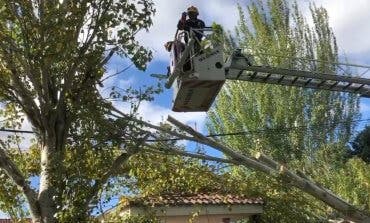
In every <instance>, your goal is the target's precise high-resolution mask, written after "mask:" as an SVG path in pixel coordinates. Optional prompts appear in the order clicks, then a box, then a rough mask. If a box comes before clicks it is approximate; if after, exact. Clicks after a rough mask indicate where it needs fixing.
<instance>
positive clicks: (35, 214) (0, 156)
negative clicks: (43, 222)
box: [0, 140, 41, 219]
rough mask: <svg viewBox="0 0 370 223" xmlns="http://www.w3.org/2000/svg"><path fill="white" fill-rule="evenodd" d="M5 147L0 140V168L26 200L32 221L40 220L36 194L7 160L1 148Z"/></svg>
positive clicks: (16, 168)
mask: <svg viewBox="0 0 370 223" xmlns="http://www.w3.org/2000/svg"><path fill="white" fill-rule="evenodd" d="M1 147H3V148H6V145H5V143H4V142H3V141H1V140H0V168H1V169H3V170H4V171H5V173H6V174H7V175H8V176H9V178H10V179H12V181H13V182H14V183H15V184H16V185H17V187H18V188H19V189H20V190H21V191H22V193H23V194H24V196H25V197H26V199H27V202H28V204H29V206H30V209H31V214H32V218H33V219H39V218H40V215H41V213H40V206H39V204H38V200H37V193H36V191H34V190H33V189H32V188H31V187H30V185H29V184H28V183H27V181H26V179H25V178H24V176H23V175H22V173H21V172H20V170H19V169H18V167H17V166H16V165H15V163H14V162H13V161H12V160H11V159H10V158H9V156H8V155H7V153H6V151H5V150H4V149H3V148H1Z"/></svg>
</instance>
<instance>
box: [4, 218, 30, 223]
mask: <svg viewBox="0 0 370 223" xmlns="http://www.w3.org/2000/svg"><path fill="white" fill-rule="evenodd" d="M25 220H26V221H28V222H31V219H30V218H27V219H25ZM0 223H13V221H12V220H11V219H1V218H0Z"/></svg>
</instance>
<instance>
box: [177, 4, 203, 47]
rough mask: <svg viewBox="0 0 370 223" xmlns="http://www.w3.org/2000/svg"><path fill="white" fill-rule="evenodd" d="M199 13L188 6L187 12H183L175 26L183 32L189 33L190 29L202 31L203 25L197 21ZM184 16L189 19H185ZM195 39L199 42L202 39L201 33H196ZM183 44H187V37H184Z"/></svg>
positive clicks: (194, 8) (193, 7) (200, 21)
mask: <svg viewBox="0 0 370 223" xmlns="http://www.w3.org/2000/svg"><path fill="white" fill-rule="evenodd" d="M198 15H199V11H198V9H197V8H196V7H195V6H190V7H189V8H188V10H187V12H183V13H182V16H181V19H180V21H179V23H178V24H177V28H178V29H179V30H185V31H187V32H190V29H191V28H193V29H203V28H204V27H205V24H204V22H203V21H202V20H200V19H198ZM186 16H188V17H189V19H186ZM195 37H196V38H197V39H198V40H199V41H200V40H201V39H202V37H203V32H202V31H196V32H195ZM185 42H186V43H187V42H188V37H187V36H185Z"/></svg>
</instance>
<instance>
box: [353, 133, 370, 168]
mask: <svg viewBox="0 0 370 223" xmlns="http://www.w3.org/2000/svg"><path fill="white" fill-rule="evenodd" d="M351 145H352V148H351V149H349V150H348V153H349V156H350V157H353V156H357V157H359V158H361V159H362V160H363V161H365V162H366V163H369V162H370V126H366V127H365V128H364V129H363V130H362V131H361V132H360V133H359V134H358V135H357V136H356V137H355V139H354V140H353V142H352V143H351Z"/></svg>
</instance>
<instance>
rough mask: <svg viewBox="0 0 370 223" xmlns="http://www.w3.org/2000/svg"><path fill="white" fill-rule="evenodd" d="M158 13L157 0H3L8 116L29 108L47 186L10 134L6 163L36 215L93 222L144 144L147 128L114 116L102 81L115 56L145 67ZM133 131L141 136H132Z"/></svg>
mask: <svg viewBox="0 0 370 223" xmlns="http://www.w3.org/2000/svg"><path fill="white" fill-rule="evenodd" d="M153 13H154V9H153V3H152V1H150V0H132V1H113V0H99V1H98V0H93V1H90V0H89V1H87V0H80V1H71V0H64V1H56V0H55V1H39V0H34V1H18V0H17V1H4V0H1V1H0V71H1V75H0V99H1V102H2V104H3V105H4V107H5V108H12V112H7V113H4V116H5V117H6V118H13V121H14V122H16V123H19V122H21V117H22V115H25V116H26V117H27V119H28V120H29V121H30V122H31V124H32V128H33V130H34V131H35V132H36V140H37V143H36V144H35V146H36V147H37V150H38V151H39V157H38V162H37V163H38V164H39V165H40V166H39V169H38V171H39V172H38V173H37V176H39V182H40V186H39V189H38V191H37V190H35V189H34V188H32V187H31V186H30V184H29V182H28V177H29V176H30V175H29V174H28V173H27V172H25V171H24V169H23V168H22V166H21V165H19V163H18V162H17V160H16V159H13V158H14V157H12V156H11V155H10V151H11V149H12V148H10V147H9V144H7V143H6V142H4V141H3V140H1V142H2V143H1V147H0V160H1V162H0V169H1V171H2V173H6V176H4V177H7V180H8V181H9V182H12V184H13V185H16V186H17V187H18V190H19V191H21V192H22V194H23V195H24V197H25V199H26V201H27V203H28V206H29V210H30V214H31V216H32V219H33V221H34V222H56V221H57V219H58V220H63V221H66V222H67V221H68V222H77V221H85V220H86V218H87V217H88V213H89V212H90V211H91V207H90V206H91V205H94V204H96V199H97V198H98V193H99V191H100V190H101V189H102V188H103V186H104V185H105V184H106V183H107V182H108V180H109V178H110V176H111V175H113V173H114V172H115V171H116V169H117V167H119V166H121V165H122V164H124V163H125V162H126V161H127V159H128V158H129V157H130V156H131V154H133V153H135V152H136V151H137V148H138V147H139V146H140V142H141V139H142V138H143V137H144V136H143V135H141V134H140V132H134V131H133V130H132V128H130V123H129V122H124V121H119V120H117V121H114V120H113V119H109V118H108V115H109V114H110V109H109V108H110V107H111V104H110V103H108V102H106V101H104V100H103V99H102V98H101V96H100V94H99V91H98V89H97V87H96V85H97V84H100V80H101V78H102V75H103V74H104V71H105V66H106V65H107V63H108V61H109V60H110V59H111V58H112V56H114V55H119V56H121V57H127V58H130V59H131V60H132V61H133V63H134V64H135V65H136V66H137V67H138V68H140V69H145V64H146V62H147V61H149V60H150V59H151V53H150V52H149V51H147V50H146V49H145V48H144V47H142V46H140V45H139V43H138V42H137V41H136V40H135V34H136V33H137V32H139V31H140V30H143V29H147V28H148V27H149V26H150V25H151V24H152V20H151V16H152V14H153ZM150 92H152V89H149V90H148V91H146V92H144V93H143V94H142V95H137V98H138V99H140V100H141V99H142V98H145V97H146V96H145V95H147V94H145V93H150ZM143 95H144V96H143ZM126 98H127V97H126ZM119 122H120V123H119ZM133 135H134V136H135V138H136V142H137V143H131V142H127V139H129V138H130V139H132V136H133ZM113 136H115V137H113ZM112 138H113V139H112ZM95 164H96V166H94V167H92V165H95ZM84 167H89V168H87V169H84V170H83V171H80V170H81V169H83V168H84ZM94 168H96V169H94ZM99 168H100V169H99ZM92 170H97V171H95V172H94V171H92ZM76 171H77V172H76ZM89 171H90V172H89ZM73 198H75V199H73ZM62 218H65V219H62Z"/></svg>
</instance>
